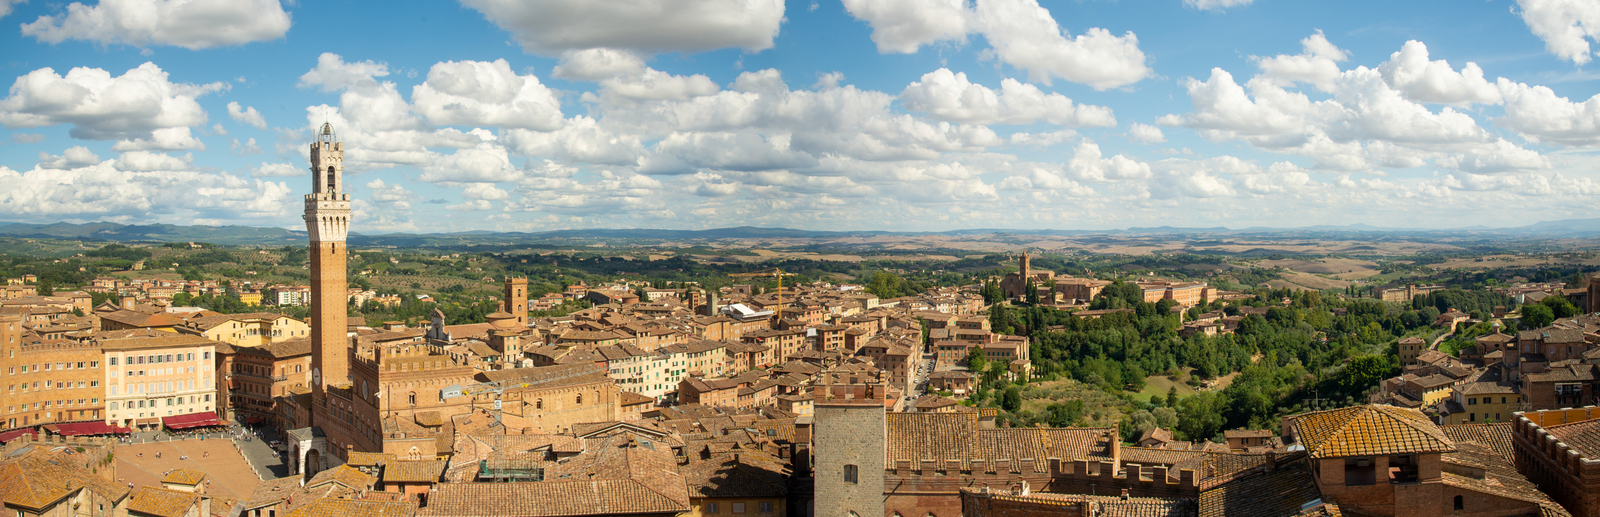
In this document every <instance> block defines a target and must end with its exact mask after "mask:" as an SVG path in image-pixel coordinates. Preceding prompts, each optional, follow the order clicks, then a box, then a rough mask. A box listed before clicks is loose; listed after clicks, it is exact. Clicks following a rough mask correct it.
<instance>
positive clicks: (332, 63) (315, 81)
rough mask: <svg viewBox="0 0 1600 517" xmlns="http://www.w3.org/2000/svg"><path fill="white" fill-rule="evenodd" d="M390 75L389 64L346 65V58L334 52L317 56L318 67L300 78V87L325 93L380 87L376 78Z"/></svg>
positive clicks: (369, 61) (363, 63) (360, 63)
mask: <svg viewBox="0 0 1600 517" xmlns="http://www.w3.org/2000/svg"><path fill="white" fill-rule="evenodd" d="M387 75H389V65H388V64H387V63H379V62H374V61H372V60H367V61H360V62H356V63H346V62H345V61H344V57H343V56H340V55H338V54H334V53H332V52H323V53H322V55H320V56H317V67H316V68H313V69H311V70H310V71H308V72H306V73H305V74H302V75H301V76H300V87H301V88H310V87H317V88H320V89H321V90H322V91H325V92H336V91H339V90H344V89H350V88H373V87H377V86H378V81H377V79H374V78H376V77H384V76H387Z"/></svg>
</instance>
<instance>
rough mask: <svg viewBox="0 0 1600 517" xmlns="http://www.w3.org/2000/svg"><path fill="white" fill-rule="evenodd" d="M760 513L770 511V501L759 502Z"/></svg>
mask: <svg viewBox="0 0 1600 517" xmlns="http://www.w3.org/2000/svg"><path fill="white" fill-rule="evenodd" d="M761 513H772V503H761Z"/></svg>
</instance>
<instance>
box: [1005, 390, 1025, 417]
mask: <svg viewBox="0 0 1600 517" xmlns="http://www.w3.org/2000/svg"><path fill="white" fill-rule="evenodd" d="M1000 407H1001V408H1004V409H1005V410H1006V411H1010V412H1012V413H1015V412H1017V410H1019V409H1022V390H1021V389H1020V388H1017V387H1016V386H1011V387H1008V388H1006V392H1005V395H1004V396H1003V397H1002V398H1001V399H1000Z"/></svg>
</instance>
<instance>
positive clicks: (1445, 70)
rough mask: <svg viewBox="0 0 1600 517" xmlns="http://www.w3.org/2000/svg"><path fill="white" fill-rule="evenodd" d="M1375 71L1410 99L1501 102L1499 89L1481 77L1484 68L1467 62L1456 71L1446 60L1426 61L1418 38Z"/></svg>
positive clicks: (1424, 46) (1424, 49)
mask: <svg viewBox="0 0 1600 517" xmlns="http://www.w3.org/2000/svg"><path fill="white" fill-rule="evenodd" d="M1378 72H1379V73H1380V74H1383V80H1384V81H1386V82H1388V83H1389V86H1390V87H1393V88H1394V89H1396V90H1399V91H1400V93H1402V94H1404V95H1405V98H1406V99H1408V100H1412V101H1417V102H1436V103H1443V104H1462V105H1465V104H1472V103H1484V104H1495V103H1499V102H1500V91H1499V90H1497V89H1496V88H1495V86H1494V85H1493V84H1489V81H1485V80H1484V79H1483V69H1482V68H1478V64H1477V63H1470V62H1469V63H1467V66H1464V67H1462V68H1461V72H1459V73H1458V72H1456V71H1455V70H1453V69H1451V68H1450V63H1449V62H1446V61H1445V60H1442V59H1441V60H1438V61H1429V60H1428V46H1427V45H1424V44H1422V42H1420V41H1415V40H1413V41H1407V42H1406V43H1405V45H1404V46H1402V47H1400V51H1399V52H1395V53H1394V54H1391V55H1390V56H1389V60H1388V61H1386V62H1384V63H1383V64H1382V65H1378Z"/></svg>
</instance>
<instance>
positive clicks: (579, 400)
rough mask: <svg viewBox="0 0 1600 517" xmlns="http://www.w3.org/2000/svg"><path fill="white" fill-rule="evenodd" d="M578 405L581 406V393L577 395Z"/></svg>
mask: <svg viewBox="0 0 1600 517" xmlns="http://www.w3.org/2000/svg"><path fill="white" fill-rule="evenodd" d="M578 405H580V406H582V405H583V394H582V393H579V394H578Z"/></svg>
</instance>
